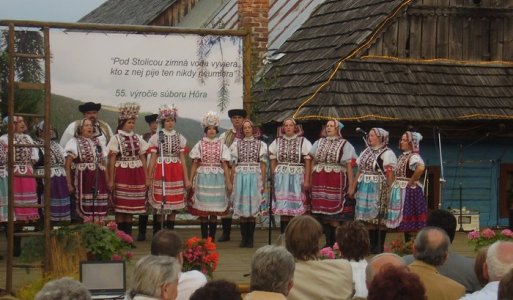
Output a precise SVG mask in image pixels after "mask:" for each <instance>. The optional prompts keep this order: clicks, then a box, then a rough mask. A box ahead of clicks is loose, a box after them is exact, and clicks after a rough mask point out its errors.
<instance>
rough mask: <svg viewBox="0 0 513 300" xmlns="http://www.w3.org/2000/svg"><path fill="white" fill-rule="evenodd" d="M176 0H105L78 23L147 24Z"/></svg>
mask: <svg viewBox="0 0 513 300" xmlns="http://www.w3.org/2000/svg"><path fill="white" fill-rule="evenodd" d="M175 2H176V0H144V1H139V0H107V1H105V2H104V3H103V4H102V5H100V6H98V7H97V8H96V9H94V10H93V11H91V12H90V13H88V14H87V15H85V16H84V17H82V18H81V19H80V20H78V22H80V23H103V24H126V25H149V24H150V23H151V22H152V21H153V20H155V18H157V17H158V16H159V15H160V14H161V13H163V12H164V11H165V10H166V9H167V8H169V7H170V6H171V5H172V4H173V3H175Z"/></svg>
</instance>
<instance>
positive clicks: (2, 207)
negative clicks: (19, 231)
mask: <svg viewBox="0 0 513 300" xmlns="http://www.w3.org/2000/svg"><path fill="white" fill-rule="evenodd" d="M7 197H8V180H7V145H5V144H3V143H0V223H3V222H7V221H8V219H7V218H8V212H9V206H8V205H9V203H8V198H7Z"/></svg>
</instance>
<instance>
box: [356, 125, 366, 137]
mask: <svg viewBox="0 0 513 300" xmlns="http://www.w3.org/2000/svg"><path fill="white" fill-rule="evenodd" d="M355 131H356V132H358V133H361V134H363V135H367V132H365V130H363V129H361V128H360V127H356V129H355Z"/></svg>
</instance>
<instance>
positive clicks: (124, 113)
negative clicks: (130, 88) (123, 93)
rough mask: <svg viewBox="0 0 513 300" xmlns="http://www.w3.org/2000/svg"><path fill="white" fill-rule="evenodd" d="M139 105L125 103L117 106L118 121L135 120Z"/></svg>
mask: <svg viewBox="0 0 513 300" xmlns="http://www.w3.org/2000/svg"><path fill="white" fill-rule="evenodd" d="M140 108H141V105H139V103H137V102H126V103H121V104H120V105H119V119H120V120H129V119H136V118H137V115H138V114H139V109H140Z"/></svg>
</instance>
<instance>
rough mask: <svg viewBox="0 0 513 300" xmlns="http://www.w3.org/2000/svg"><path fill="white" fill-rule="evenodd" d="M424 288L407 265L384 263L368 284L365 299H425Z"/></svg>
mask: <svg viewBox="0 0 513 300" xmlns="http://www.w3.org/2000/svg"><path fill="white" fill-rule="evenodd" d="M426 299H427V296H426V289H425V288H424V285H423V284H422V283H421V282H420V278H419V276H418V275H416V274H414V273H411V272H410V271H408V268H407V267H397V266H393V265H386V266H384V267H383V269H381V270H380V271H379V272H378V273H377V274H376V276H374V280H372V283H371V284H370V286H369V296H368V297H367V300H426Z"/></svg>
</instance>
